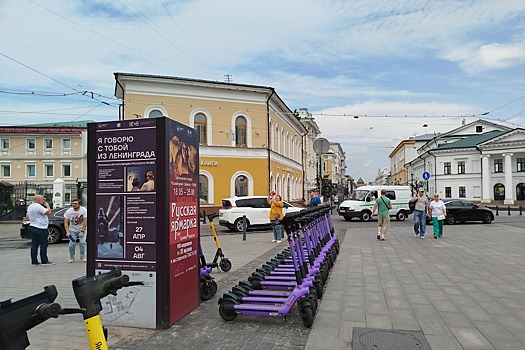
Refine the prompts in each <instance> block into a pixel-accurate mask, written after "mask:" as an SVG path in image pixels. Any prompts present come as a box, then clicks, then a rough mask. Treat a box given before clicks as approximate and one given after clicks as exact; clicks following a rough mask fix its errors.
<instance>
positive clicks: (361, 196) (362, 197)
mask: <svg viewBox="0 0 525 350" xmlns="http://www.w3.org/2000/svg"><path fill="white" fill-rule="evenodd" d="M368 192H369V191H363V190H361V191H360V190H357V191H355V200H356V201H364V200H365V197H366V195H367V194H368Z"/></svg>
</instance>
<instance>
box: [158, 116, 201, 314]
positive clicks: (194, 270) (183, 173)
mask: <svg viewBox="0 0 525 350" xmlns="http://www.w3.org/2000/svg"><path fill="white" fill-rule="evenodd" d="M166 125H167V128H166V133H167V137H166V140H167V147H168V149H167V155H168V164H169V187H168V188H169V193H170V194H169V199H170V239H169V244H170V292H171V294H170V323H171V324H173V323H174V322H176V321H178V320H179V319H181V318H182V317H184V316H185V315H186V314H188V313H189V312H191V311H192V310H193V309H194V308H196V307H197V306H198V305H199V283H198V282H199V274H198V272H199V256H198V252H199V220H198V215H199V208H198V194H199V167H198V161H199V153H198V151H199V138H198V134H197V133H196V131H195V130H194V129H192V128H188V127H187V126H184V125H182V124H179V123H177V122H174V121H171V120H167V124H166Z"/></svg>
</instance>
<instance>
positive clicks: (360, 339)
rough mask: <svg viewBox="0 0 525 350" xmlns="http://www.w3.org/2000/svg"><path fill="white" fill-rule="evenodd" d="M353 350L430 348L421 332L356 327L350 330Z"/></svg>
mask: <svg viewBox="0 0 525 350" xmlns="http://www.w3.org/2000/svg"><path fill="white" fill-rule="evenodd" d="M352 349H353V350H372V349H373V350H430V346H429V345H428V343H427V340H426V339H425V335H424V334H423V332H418V331H403V330H395V329H394V330H392V329H373V328H357V327H354V328H353V330H352Z"/></svg>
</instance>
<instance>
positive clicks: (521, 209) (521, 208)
mask: <svg viewBox="0 0 525 350" xmlns="http://www.w3.org/2000/svg"><path fill="white" fill-rule="evenodd" d="M520 215H523V207H522V206H521V205H520Z"/></svg>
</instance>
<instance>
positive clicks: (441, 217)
mask: <svg viewBox="0 0 525 350" xmlns="http://www.w3.org/2000/svg"><path fill="white" fill-rule="evenodd" d="M428 214H429V215H431V216H432V224H433V226H434V238H435V239H437V238H438V237H442V236H443V223H444V222H445V217H446V216H447V207H445V203H443V201H442V200H441V199H439V194H437V193H435V194H434V200H433V201H431V202H430V206H429V210H428Z"/></svg>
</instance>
